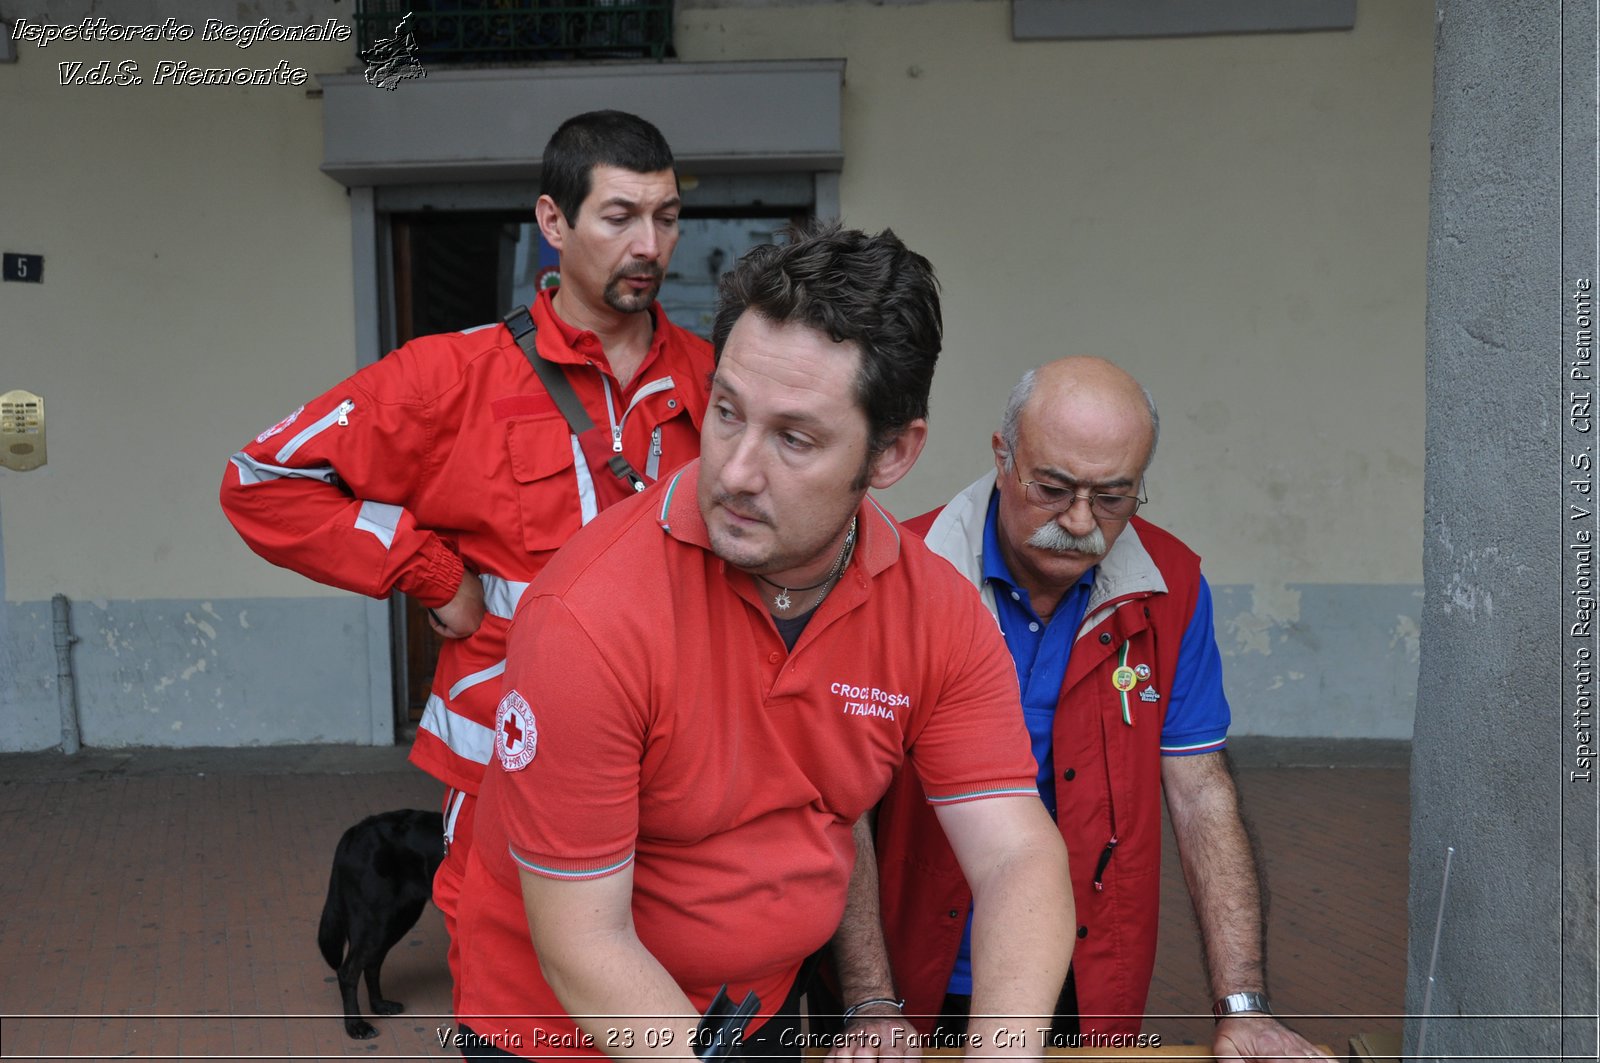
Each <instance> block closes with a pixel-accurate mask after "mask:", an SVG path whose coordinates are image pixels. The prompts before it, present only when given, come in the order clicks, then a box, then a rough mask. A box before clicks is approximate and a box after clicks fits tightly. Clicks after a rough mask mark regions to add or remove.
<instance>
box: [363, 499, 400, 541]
mask: <svg viewBox="0 0 1600 1063" xmlns="http://www.w3.org/2000/svg"><path fill="white" fill-rule="evenodd" d="M404 512H405V510H403V509H401V508H400V507H399V506H392V505H390V504H389V503H387V502H363V503H361V512H360V513H359V514H357V516H356V530H357V531H364V532H371V533H372V534H373V535H376V536H377V537H378V541H379V542H380V543H382V544H383V548H384V549H385V550H387V549H389V547H391V546H393V545H394V532H395V529H396V528H398V527H400V514H402V513H404Z"/></svg>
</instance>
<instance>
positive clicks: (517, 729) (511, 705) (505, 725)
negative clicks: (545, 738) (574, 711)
mask: <svg viewBox="0 0 1600 1063" xmlns="http://www.w3.org/2000/svg"><path fill="white" fill-rule="evenodd" d="M538 744H539V732H538V731H537V730H535V729H534V726H533V710H532V709H531V708H529V707H528V703H527V701H526V700H524V699H523V697H522V695H521V694H518V693H517V692H516V691H515V690H512V691H508V692H507V693H506V696H505V697H503V698H501V699H500V708H499V709H497V710H496V711H495V714H494V751H495V755H496V756H498V757H499V758H500V766H501V767H502V768H504V769H505V770H506V771H521V770H522V769H523V768H526V767H527V766H528V764H529V762H530V761H532V760H533V752H534V749H535V747H537V746H538Z"/></svg>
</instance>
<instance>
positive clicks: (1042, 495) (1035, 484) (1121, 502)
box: [1016, 472, 1150, 520]
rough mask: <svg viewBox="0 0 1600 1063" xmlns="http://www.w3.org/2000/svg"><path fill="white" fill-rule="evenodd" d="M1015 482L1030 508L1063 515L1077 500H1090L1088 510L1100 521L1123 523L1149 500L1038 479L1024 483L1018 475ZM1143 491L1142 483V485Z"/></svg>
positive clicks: (1142, 496) (1145, 497)
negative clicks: (1020, 488)
mask: <svg viewBox="0 0 1600 1063" xmlns="http://www.w3.org/2000/svg"><path fill="white" fill-rule="evenodd" d="M1016 476H1017V483H1019V484H1021V485H1022V493H1023V496H1024V497H1026V498H1027V500H1028V502H1029V504H1030V505H1034V506H1038V507H1039V508H1040V509H1043V510H1048V511H1050V512H1051V513H1065V512H1066V511H1067V510H1069V509H1071V508H1072V507H1073V506H1075V505H1077V504H1078V499H1080V498H1084V499H1088V501H1089V511H1090V512H1091V513H1093V514H1094V515H1095V516H1097V517H1099V518H1101V519H1102V520H1126V519H1127V518H1129V517H1131V516H1133V514H1134V513H1135V512H1136V511H1137V510H1138V508H1139V507H1140V506H1142V505H1144V504H1145V503H1146V502H1148V501H1150V497H1149V495H1144V494H1140V495H1119V494H1115V493H1113V492H1110V491H1082V492H1080V491H1079V490H1078V489H1077V488H1076V487H1062V486H1061V485H1060V484H1047V483H1040V482H1039V481H1038V480H1024V479H1023V478H1022V473H1021V472H1018V473H1017V474H1016ZM1139 486H1140V488H1141V489H1143V487H1144V484H1143V483H1141V484H1140V485H1139Z"/></svg>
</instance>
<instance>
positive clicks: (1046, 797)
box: [949, 491, 1230, 996]
mask: <svg viewBox="0 0 1600 1063" xmlns="http://www.w3.org/2000/svg"><path fill="white" fill-rule="evenodd" d="M999 512H1000V493H999V492H998V491H996V492H994V493H993V494H991V495H990V496H989V515H988V517H987V518H986V519H985V520H984V524H983V581H984V582H985V583H987V584H988V585H989V586H990V587H992V588H993V590H994V602H995V613H996V615H997V616H998V617H999V620H1000V630H1001V631H1002V632H1003V633H1004V634H1005V637H1006V648H1007V649H1009V650H1010V651H1011V659H1012V661H1013V662H1014V663H1015V664H1016V666H1017V684H1018V685H1019V686H1020V687H1021V688H1022V716H1023V719H1024V720H1025V721H1026V723H1027V725H1028V734H1029V736H1030V737H1031V738H1032V739H1033V759H1034V761H1035V762H1036V763H1037V764H1038V765H1039V798H1040V800H1042V801H1043V802H1044V805H1045V807H1046V808H1048V809H1049V810H1050V817H1051V818H1052V819H1054V818H1055V814H1056V787H1055V756H1054V752H1053V749H1052V744H1051V731H1052V729H1053V727H1054V724H1055V716H1056V706H1057V704H1058V703H1059V702H1060V699H1061V685H1062V684H1063V683H1064V682H1066V678H1067V662H1068V661H1069V660H1070V659H1071V657H1072V643H1073V641H1074V638H1075V637H1076V635H1077V633H1078V628H1079V627H1080V626H1081V625H1082V624H1083V617H1084V614H1085V612H1087V610H1088V607H1089V594H1090V592H1091V591H1092V590H1093V588H1094V580H1095V575H1096V574H1097V573H1098V572H1099V566H1098V565H1097V566H1094V567H1092V568H1090V569H1089V570H1088V571H1087V572H1085V573H1084V574H1083V576H1082V577H1081V578H1080V579H1079V580H1078V582H1077V583H1075V584H1073V585H1072V588H1071V589H1070V590H1068V591H1067V593H1066V594H1065V595H1064V596H1063V597H1062V599H1061V601H1060V602H1059V603H1058V604H1057V605H1056V611H1055V612H1054V613H1053V614H1052V615H1051V617H1050V620H1049V621H1048V622H1045V621H1043V620H1041V619H1040V618H1039V614H1038V613H1036V612H1034V610H1033V604H1032V602H1031V601H1030V600H1029V598H1028V592H1027V590H1026V589H1024V588H1023V587H1022V586H1021V585H1020V584H1018V583H1017V580H1016V578H1015V577H1014V576H1012V574H1011V570H1010V569H1009V568H1008V567H1007V566H1006V562H1005V558H1004V557H1003V556H1002V555H1001V553H1000V535H999V519H998V516H997V515H998V513H999ZM1167 697H1168V700H1167V715H1166V720H1165V721H1164V723H1163V724H1162V728H1161V754H1162V755H1163V756H1193V755H1195V754H1197V753H1212V752H1215V751H1216V750H1219V749H1221V748H1223V747H1224V746H1225V745H1227V739H1228V723H1229V719H1230V714H1229V711H1228V700H1227V698H1226V697H1224V696H1223V693H1222V654H1221V652H1220V651H1219V650H1218V649H1217V637H1216V633H1215V631H1214V630H1213V627H1212V616H1211V588H1210V587H1209V586H1207V584H1206V581H1205V577H1204V576H1202V577H1201V578H1200V589H1199V591H1198V593H1197V594H1196V596H1195V605H1194V615H1193V616H1192V617H1190V618H1189V626H1188V628H1187V629H1186V630H1185V631H1184V633H1183V642H1182V644H1181V645H1180V646H1179V648H1178V666H1177V674H1176V675H1174V676H1173V678H1172V684H1171V687H1170V689H1169V692H1168V696H1167ZM949 992H951V993H959V994H962V995H964V996H965V995H970V994H971V993H972V916H971V915H970V914H969V915H968V916H967V928H966V931H965V932H964V933H963V934H962V935H961V951H960V953H958V954H957V956H956V966H955V971H954V972H953V973H952V974H951V976H950V988H949Z"/></svg>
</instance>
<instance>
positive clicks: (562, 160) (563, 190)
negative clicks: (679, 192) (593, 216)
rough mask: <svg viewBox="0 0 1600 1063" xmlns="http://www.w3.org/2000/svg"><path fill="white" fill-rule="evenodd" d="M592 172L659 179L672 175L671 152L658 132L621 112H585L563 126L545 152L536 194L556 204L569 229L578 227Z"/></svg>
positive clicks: (648, 124) (552, 137)
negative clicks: (610, 169) (606, 169)
mask: <svg viewBox="0 0 1600 1063" xmlns="http://www.w3.org/2000/svg"><path fill="white" fill-rule="evenodd" d="M596 166H616V167H620V168H621V169H624V170H631V171H632V172H634V173H658V172H660V171H662V170H671V169H673V163H672V149H671V148H670V147H668V146H667V140H666V138H665V137H663V136H662V135H661V130H659V129H657V128H656V127H655V126H653V125H651V124H650V123H649V122H646V121H645V120H644V119H643V118H640V117H639V116H638V115H636V114H629V113H628V112H626V111H588V112H585V113H584V114H580V115H574V116H573V117H571V118H568V119H567V120H566V121H565V122H562V123H561V127H560V128H559V129H557V130H556V131H555V133H554V134H553V135H552V136H551V137H550V142H549V143H548V144H546V145H545V146H544V166H543V169H542V170H541V171H540V173H539V183H540V189H539V190H540V192H542V193H543V194H544V195H547V196H549V197H550V198H551V199H553V200H555V204H556V206H557V207H558V208H560V210H561V214H562V216H563V217H565V218H566V219H567V224H568V225H576V224H577V223H578V208H579V207H581V206H582V205H583V201H584V200H585V199H587V198H589V189H590V188H591V187H592V184H591V181H590V174H591V173H592V172H593V171H594V168H595V167H596Z"/></svg>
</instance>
